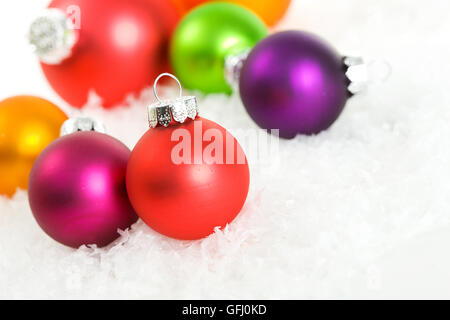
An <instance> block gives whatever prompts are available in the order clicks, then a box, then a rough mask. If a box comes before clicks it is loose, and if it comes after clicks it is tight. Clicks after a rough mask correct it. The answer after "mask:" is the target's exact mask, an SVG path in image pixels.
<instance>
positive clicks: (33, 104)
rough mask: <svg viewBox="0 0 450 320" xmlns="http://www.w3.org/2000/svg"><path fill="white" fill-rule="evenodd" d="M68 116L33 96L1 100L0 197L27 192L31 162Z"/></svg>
mask: <svg viewBox="0 0 450 320" xmlns="http://www.w3.org/2000/svg"><path fill="white" fill-rule="evenodd" d="M66 120H67V116H66V114H65V113H64V112H62V111H61V110H60V109H59V108H58V107H57V106H56V105H54V104H53V103H51V102H49V101H47V100H44V99H41V98H38V97H32V96H17V97H12V98H8V99H6V100H3V101H0V194H1V195H7V196H12V195H13V194H14V193H15V192H16V190H17V188H21V189H26V188H27V185H28V175H29V173H30V171H31V167H32V166H33V163H34V160H35V159H36V158H37V156H38V155H39V154H40V153H41V151H42V150H44V148H45V147H46V146H47V145H48V144H50V143H51V142H52V141H53V140H55V139H56V138H58V137H59V132H60V128H61V125H62V124H63V122H64V121H66Z"/></svg>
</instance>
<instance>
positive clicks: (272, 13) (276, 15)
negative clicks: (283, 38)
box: [172, 0, 291, 26]
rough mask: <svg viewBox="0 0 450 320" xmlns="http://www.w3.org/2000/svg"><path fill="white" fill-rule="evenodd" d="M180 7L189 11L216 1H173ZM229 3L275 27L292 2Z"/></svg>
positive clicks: (249, 0) (245, 0) (236, 0)
mask: <svg viewBox="0 0 450 320" xmlns="http://www.w3.org/2000/svg"><path fill="white" fill-rule="evenodd" d="M172 1H173V2H174V3H176V4H177V5H178V7H181V6H182V7H184V10H186V11H189V10H190V9H192V8H194V7H196V6H198V5H200V4H203V3H206V2H211V1H215V0H172ZM225 1H228V2H234V3H236V4H240V5H242V6H244V7H246V8H247V9H250V10H252V11H253V12H255V13H256V14H257V15H259V16H260V17H261V18H262V19H263V20H264V21H265V22H266V24H267V25H268V26H274V25H275V24H277V23H278V22H279V21H280V20H281V19H282V18H283V17H284V15H285V13H286V11H287V9H288V8H289V5H290V3H291V0H264V1H261V0H225Z"/></svg>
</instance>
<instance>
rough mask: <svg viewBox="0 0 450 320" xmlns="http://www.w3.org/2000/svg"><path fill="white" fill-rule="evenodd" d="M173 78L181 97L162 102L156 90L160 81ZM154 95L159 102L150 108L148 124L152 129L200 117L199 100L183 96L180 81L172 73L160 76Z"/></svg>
mask: <svg viewBox="0 0 450 320" xmlns="http://www.w3.org/2000/svg"><path fill="white" fill-rule="evenodd" d="M165 76H167V77H171V78H172V79H174V80H175V81H176V82H177V84H178V87H179V96H178V98H175V99H170V100H167V99H166V100H161V99H160V97H159V96H158V92H157V90H156V87H157V84H158V81H159V80H160V79H161V78H162V77H165ZM153 93H154V94H155V97H156V100H157V102H155V103H152V104H151V105H150V106H149V107H148V122H149V125H150V127H151V128H156V127H157V126H158V125H160V126H164V127H168V126H169V125H170V124H171V123H172V121H175V122H178V123H184V122H185V121H186V120H188V119H191V120H195V118H196V117H197V116H198V104H197V98H196V97H194V96H183V88H182V87H181V83H180V81H179V80H178V79H177V77H175V76H174V75H172V74H170V73H163V74H160V75H159V76H158V77H157V78H156V80H155V84H154V85H153Z"/></svg>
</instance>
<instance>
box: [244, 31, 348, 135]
mask: <svg viewBox="0 0 450 320" xmlns="http://www.w3.org/2000/svg"><path fill="white" fill-rule="evenodd" d="M345 72H346V70H345V66H344V63H343V60H342V57H341V56H340V55H339V54H338V53H337V52H335V51H334V50H333V49H332V48H331V47H330V46H328V44H326V43H324V42H323V41H322V40H321V39H319V38H317V37H316V36H314V35H312V34H309V33H305V32H300V31H285V32H280V33H276V34H274V35H271V36H269V37H267V38H266V39H264V40H262V41H261V42H260V43H259V44H258V45H256V47H255V48H254V49H253V50H252V52H251V53H250V55H249V56H248V58H247V60H246V61H245V63H244V65H243V68H242V71H241V77H240V84H239V87H240V94H241V98H242V101H243V103H244V105H245V107H246V109H247V111H248V113H249V115H250V116H251V117H252V118H253V120H254V121H255V122H256V123H257V124H258V125H259V126H260V127H262V128H264V129H279V130H280V136H281V137H284V138H293V137H295V136H296V135H297V134H315V133H318V132H320V131H322V130H325V129H327V128H328V127H330V126H331V125H332V124H333V123H334V121H335V120H336V119H337V118H338V116H339V115H340V113H341V112H342V109H343V108H344V105H345V103H346V101H347V99H348V98H349V96H350V94H349V92H348V90H347V87H348V85H349V81H348V79H347V77H346V75H345Z"/></svg>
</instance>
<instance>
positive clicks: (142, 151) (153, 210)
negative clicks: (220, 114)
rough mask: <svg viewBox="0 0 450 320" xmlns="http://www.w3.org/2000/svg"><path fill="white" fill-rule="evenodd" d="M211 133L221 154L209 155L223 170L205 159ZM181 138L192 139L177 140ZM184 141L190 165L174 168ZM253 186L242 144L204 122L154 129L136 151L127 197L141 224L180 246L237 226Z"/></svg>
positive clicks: (129, 177)
mask: <svg viewBox="0 0 450 320" xmlns="http://www.w3.org/2000/svg"><path fill="white" fill-rule="evenodd" d="M207 132H210V133H212V132H215V134H216V135H219V136H221V137H223V139H222V138H220V139H216V138H214V139H213V141H215V142H217V144H218V145H220V146H221V147H223V149H222V150H223V153H222V154H220V156H218V154H214V153H211V154H212V156H216V160H217V159H218V158H220V159H221V160H222V162H223V164H220V161H216V162H215V163H211V161H209V160H210V159H209V160H208V158H207V157H205V155H206V154H208V152H207V150H206V149H207V148H208V146H210V145H211V141H208V138H206V136H207V135H208V134H207ZM181 133H184V134H186V133H188V135H190V137H191V139H189V140H187V141H185V140H184V139H181V138H180V139H177V138H176V137H177V136H178V135H179V134H181ZM174 137H175V139H174ZM202 137H203V138H202ZM226 137H228V139H227V138H226ZM172 140H175V141H172ZM181 141H183V142H184V143H185V145H186V146H188V147H189V148H190V150H191V151H189V153H190V155H189V156H188V155H187V154H184V151H183V152H180V154H179V155H181V156H182V157H186V159H187V158H190V159H191V163H190V164H189V163H181V164H176V163H175V162H177V161H175V162H174V155H175V157H176V155H177V154H178V151H179V149H177V147H176V146H177V145H178V146H180V143H181ZM220 141H221V142H220ZM189 148H187V149H189ZM227 150H228V151H227ZM230 152H232V153H230ZM230 154H231V155H232V156H230ZM201 155H203V156H201ZM199 157H200V158H201V159H199ZM227 157H228V162H227ZM239 157H241V159H239ZM242 157H243V158H242ZM242 159H243V161H242ZM227 163H229V164H227ZM249 182H250V174H249V168H248V163H247V159H246V158H245V154H244V152H243V150H242V148H241V146H240V145H239V143H238V142H237V141H236V139H235V138H234V137H233V136H231V134H230V133H229V132H227V131H226V130H225V129H224V128H223V127H221V126H219V125H218V124H217V123H215V122H213V121H210V120H207V119H203V118H197V119H196V120H188V121H187V122H186V123H183V124H175V125H173V124H172V125H171V126H169V127H168V128H164V127H162V126H160V127H156V128H154V129H150V130H149V131H148V132H147V133H146V134H145V135H144V136H143V137H142V138H141V139H140V141H139V142H138V143H137V145H136V147H135V148H134V150H133V151H132V154H131V157H130V159H129V162H128V167H127V190H128V194H129V197H130V201H131V204H132V205H133V207H134V209H135V210H136V212H137V213H138V215H139V216H140V217H141V219H142V220H143V221H144V222H145V223H146V224H147V225H148V226H150V227H151V228H152V229H154V230H156V231H157V232H159V233H162V234H164V235H166V236H168V237H172V238H176V239H182V240H195V239H200V238H203V237H206V236H208V235H210V234H211V233H213V232H214V228H215V227H220V228H223V227H225V226H226V224H228V223H230V222H231V221H233V219H234V218H235V217H236V216H237V215H238V214H239V212H240V211H241V209H242V207H243V205H244V203H245V200H246V198H247V194H248V189H249Z"/></svg>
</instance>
